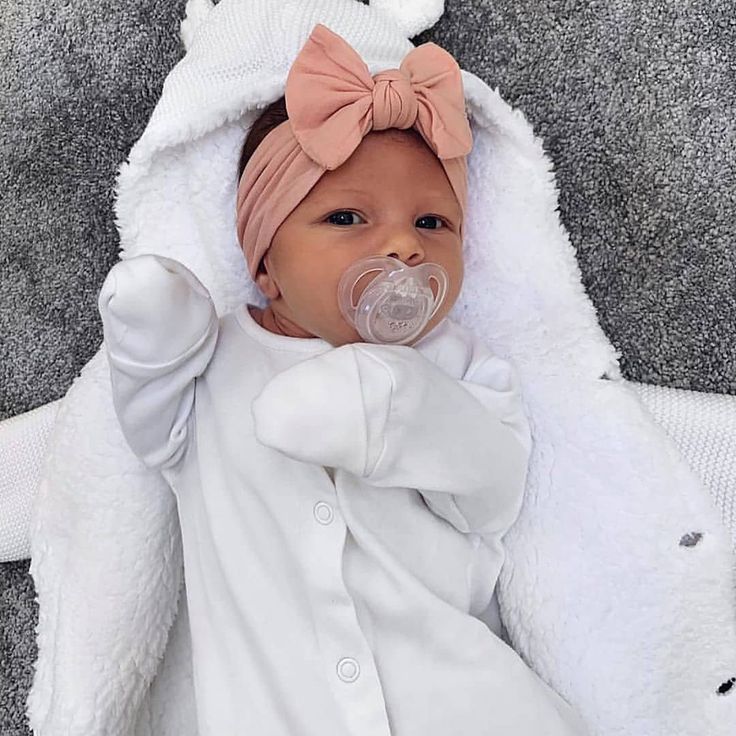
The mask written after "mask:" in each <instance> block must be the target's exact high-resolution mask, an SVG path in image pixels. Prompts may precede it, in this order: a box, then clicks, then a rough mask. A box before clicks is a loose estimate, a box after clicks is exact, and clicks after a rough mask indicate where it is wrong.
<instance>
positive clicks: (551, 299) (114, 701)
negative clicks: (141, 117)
mask: <svg viewBox="0 0 736 736" xmlns="http://www.w3.org/2000/svg"><path fill="white" fill-rule="evenodd" d="M442 9H443V4H442V3H441V2H437V0H430V1H429V2H422V0H411V1H410V2H406V1H404V2H399V1H398V0H396V1H395V2H391V1H390V0H382V1H381V2H372V3H371V5H370V6H368V5H364V4H362V3H360V2H357V0H290V1H289V0H287V1H284V2H278V3H275V2H273V0H221V2H220V3H219V4H218V5H216V6H214V7H212V6H210V4H209V2H208V0H190V2H189V4H188V6H187V11H188V15H187V19H186V20H185V21H184V22H183V24H182V35H183V38H184V40H185V43H186V44H187V46H188V50H187V53H186V55H185V56H184V58H183V59H182V60H181V61H180V62H179V63H178V64H177V65H176V66H175V68H174V69H173V70H172V71H171V73H170V74H169V76H168V77H167V79H166V81H165V84H164V87H163V92H162V94H161V99H160V100H159V102H158V104H157V105H156V108H155V110H154V112H153V114H152V116H151V119H150V121H149V123H148V126H147V127H146V129H145V131H144V133H143V135H142V136H141V138H140V139H139V140H138V142H137V143H136V144H135V146H134V147H133V148H132V150H131V152H130V155H129V160H128V162H127V163H125V164H123V165H122V167H121V169H120V173H119V177H118V181H117V185H116V195H117V198H116V203H115V213H116V224H117V226H118V229H119V232H120V240H121V249H122V253H121V257H122V258H128V257H132V256H137V255H140V254H142V253H156V254H159V255H164V256H170V257H173V258H175V259H177V260H179V261H181V262H183V263H184V264H185V265H186V266H188V267H189V268H190V269H191V270H192V271H194V273H195V274H196V275H197V276H198V277H199V278H200V280H201V281H202V282H203V283H204V284H205V286H206V287H207V288H208V289H209V290H210V293H211V294H212V297H213V300H214V302H215V306H216V308H217V311H218V314H219V315H221V316H222V315H224V314H226V313H228V312H230V311H232V310H234V309H236V308H238V307H240V306H241V305H242V304H243V303H244V302H246V301H247V302H250V303H254V304H258V305H259V306H263V305H264V304H265V300H264V298H263V296H262V295H261V294H260V292H259V291H258V289H257V288H256V286H255V284H254V283H253V282H252V280H251V278H250V276H249V274H248V271H247V268H246V264H245V261H244V259H243V255H242V252H241V250H240V246H239V243H238V240H237V235H236V229H235V228H236V220H235V201H236V190H237V180H238V176H237V175H238V171H237V169H238V160H239V156H240V150H241V147H242V144H243V141H244V138H245V136H246V134H247V132H248V130H249V128H250V126H251V125H252V123H253V121H254V120H255V119H256V118H257V117H258V115H259V114H260V113H261V112H262V110H263V108H264V107H265V106H267V105H268V104H270V103H271V102H273V101H274V100H276V99H277V98H279V97H281V96H282V95H283V93H284V85H285V81H286V75H287V72H288V70H289V67H290V65H291V63H292V61H293V60H294V58H295V57H296V55H297V53H298V52H299V51H300V49H301V47H302V46H303V44H304V42H305V41H306V39H307V37H308V36H309V33H310V32H311V30H312V29H313V27H314V26H315V24H316V23H323V24H325V25H326V26H328V27H329V28H330V29H332V30H333V31H335V32H336V33H338V34H339V35H341V36H342V37H343V38H345V39H346V40H347V42H348V43H349V44H350V45H351V46H352V47H353V48H355V49H356V50H357V51H358V53H359V54H360V55H361V56H362V58H363V59H364V60H365V62H366V64H367V65H368V68H369V70H370V72H371V74H376V73H377V72H379V71H381V70H383V69H387V68H395V67H398V66H399V64H400V63H401V61H402V59H403V57H404V56H405V55H406V54H407V53H408V52H409V51H410V50H411V49H412V48H413V46H412V44H411V42H410V41H409V40H408V39H407V36H409V35H415V34H416V33H418V32H420V31H422V30H424V29H425V28H428V27H430V26H431V25H432V24H433V23H434V22H435V21H436V20H437V18H438V17H439V16H440V15H441V13H442ZM462 79H463V85H464V88H465V95H466V103H467V105H466V109H467V112H468V115H469V118H470V122H471V128H472V132H473V139H474V147H473V151H472V152H471V154H470V155H469V158H468V167H469V174H468V177H469V179H468V208H467V213H466V221H465V243H464V249H465V251H464V252H465V280H464V283H463V289H462V293H461V295H460V297H459V299H458V301H457V302H456V303H455V305H454V307H453V309H452V310H451V312H450V313H449V317H450V318H451V319H452V320H454V321H456V322H458V323H460V324H462V325H464V326H466V327H468V328H469V329H471V330H472V331H473V332H475V333H476V334H477V335H478V336H479V337H481V338H482V339H483V340H484V341H485V342H486V344H487V345H488V346H489V347H490V348H491V349H492V350H493V351H494V352H496V353H497V354H499V355H500V356H501V357H504V358H507V359H509V360H511V361H513V363H514V364H515V366H516V367H517V368H518V371H519V374H520V376H521V379H522V385H523V389H524V400H525V404H526V409H527V413H528V415H529V417H530V422H531V425H532V433H533V438H534V450H533V454H532V459H531V464H530V469H529V474H528V481H527V488H526V495H525V501H524V506H523V508H522V512H521V515H520V517H519V519H518V521H517V523H516V524H515V525H514V527H513V528H512V530H511V531H510V532H509V534H508V535H507V536H506V538H505V546H506V553H507V557H506V562H505V565H504V568H503V570H502V572H501V576H500V578H499V582H498V601H499V605H500V612H501V616H502V619H503V621H504V624H505V626H506V628H507V630H508V634H509V637H510V641H511V644H512V646H513V648H514V649H515V650H516V651H517V652H518V653H519V655H520V656H521V657H522V658H523V659H524V660H525V661H526V662H527V663H528V665H529V666H530V667H532V668H533V669H534V670H535V671H536V672H537V673H538V674H539V675H540V677H542V678H543V679H544V680H545V681H546V682H547V683H549V684H550V685H551V686H552V687H553V688H554V689H555V690H557V692H559V693H560V694H561V695H562V696H563V697H564V698H565V699H566V700H567V701H568V702H569V703H570V704H571V705H572V706H573V707H574V708H575V709H576V710H577V711H578V713H579V714H580V715H581V717H582V719H583V720H584V722H585V723H586V724H587V725H588V727H589V729H590V733H591V734H592V735H596V736H672V735H673V734H677V736H701V735H703V734H707V735H708V736H733V734H734V733H736V687H731V688H730V689H729V687H728V681H729V679H730V678H733V677H735V676H736V605H735V602H734V596H733V586H732V585H729V582H730V581H731V579H732V576H731V569H732V564H733V553H732V550H731V543H730V540H729V538H728V534H727V532H726V529H725V527H724V526H723V524H722V522H721V520H720V518H719V515H718V513H717V511H716V508H715V506H714V505H713V502H712V500H711V498H710V496H709V494H708V492H707V491H706V490H705V488H704V487H703V485H702V484H701V482H700V481H699V480H698V478H696V476H695V475H694V474H693V472H692V471H691V470H690V469H689V467H688V466H687V465H686V463H685V461H684V459H683V458H682V456H681V455H680V454H679V452H678V451H677V450H676V448H675V446H674V445H673V444H672V442H671V441H670V440H669V439H668V438H667V437H666V435H665V434H664V433H663V431H662V430H661V429H660V428H659V427H658V426H657V425H656V424H655V422H654V420H653V419H652V418H651V416H650V415H649V414H648V412H647V411H646V409H645V408H644V407H643V405H642V404H641V402H640V400H639V399H638V398H637V397H636V395H635V394H634V392H633V391H632V390H631V389H630V388H628V387H627V386H626V385H625V383H624V382H623V381H622V380H621V376H620V372H619V368H618V354H617V352H616V350H615V349H614V348H613V346H612V345H611V343H610V341H609V340H608V338H607V337H606V336H605V334H604V333H603V331H602V330H601V328H600V326H599V324H598V321H597V318H596V313H595V309H594V307H593V305H592V303H591V301H590V299H589V298H588V296H587V294H586V293H585V290H584V288H583V286H582V282H581V277H580V271H579V269H578V265H577V262H576V260H575V254H574V251H573V249H572V247H571V244H570V241H569V237H568V235H567V233H566V231H565V229H564V228H563V226H562V224H561V223H560V218H559V214H558V211H557V207H558V198H557V189H556V186H555V181H554V175H553V173H552V164H551V162H550V160H549V159H548V157H547V156H546V154H545V153H544V151H543V147H542V141H541V140H540V139H539V138H536V137H535V136H534V133H533V131H532V129H531V127H530V125H529V123H528V122H527V120H526V119H525V117H524V115H523V114H522V113H521V112H520V111H518V110H514V109H512V108H511V107H510V106H509V105H508V104H507V103H506V102H504V100H503V99H502V98H501V97H500V95H499V94H498V90H493V89H491V88H490V87H489V86H488V85H486V84H485V83H484V82H483V81H481V80H480V79H479V78H478V77H476V76H475V75H473V74H472V73H470V72H468V71H464V70H463V72H462ZM31 534H32V537H31V543H32V563H31V574H32V576H33V578H34V582H35V584H36V590H37V594H38V602H39V626H38V646H39V657H38V662H37V667H36V675H35V679H34V682H33V688H32V691H31V694H30V697H29V718H30V721H31V725H32V727H33V728H34V730H35V733H36V734H38V735H40V736H60V735H61V734H64V735H65V736H66V735H71V734H75V735H76V734H79V735H80V736H82V735H84V736H123V735H127V734H131V733H135V734H136V736H147V735H149V734H150V735H151V736H153V734H155V735H156V736H162V735H164V736H165V735H167V734H171V736H173V735H174V734H176V736H189V735H191V736H195V735H196V721H195V719H194V718H193V716H192V712H191V708H192V705H191V701H192V696H191V681H190V677H191V672H190V668H191V663H190V661H189V657H190V656H191V649H190V646H191V644H190V641H189V639H188V630H187V628H186V610H185V609H186V606H185V598H184V596H183V595H182V596H180V597H177V595H178V593H180V592H181V583H182V553H181V539H180V531H179V527H178V521H177V516H176V505H175V501H174V497H173V495H172V494H171V492H170V490H169V489H168V487H167V486H166V484H165V483H164V481H163V479H162V478H161V476H160V475H159V474H157V473H153V472H150V471H148V470H147V469H146V468H145V467H144V466H143V465H142V464H141V463H140V462H139V461H138V460H137V458H135V457H134V456H133V455H132V452H131V451H130V449H129V448H128V447H127V445H126V444H125V441H124V439H123V437H122V434H121V431H120V428H119V426H118V424H117V419H116V416H115V413H114V408H113V404H112V398H111V388H110V378H109V373H108V366H107V362H106V358H105V355H104V350H103V349H102V348H101V349H100V351H99V352H98V353H97V354H96V355H95V356H94V357H93V358H92V360H90V362H89V363H88V364H87V366H85V368H84V370H83V371H82V374H81V376H80V377H79V378H77V379H76V380H75V382H74V384H73V386H72V387H71V388H70V390H69V392H68V393H67V395H66V397H65V398H64V402H63V404H62V405H61V408H60V411H59V415H58V418H57V421H56V425H55V428H54V433H53V436H52V438H51V442H50V450H49V454H48V459H47V462H46V465H45V469H44V475H43V479H42V482H41V487H40V491H39V494H38V498H37V502H36V508H35V512H34V519H33V526H32V532H31ZM698 535H699V536H698ZM177 612H178V613H179V616H178V618H177ZM172 622H173V624H174V626H173V628H172ZM164 655H165V656H164ZM162 656H163V660H162V659H161V657H162ZM152 683H153V684H152ZM719 689H720V691H722V692H719ZM479 736H481V735H479Z"/></svg>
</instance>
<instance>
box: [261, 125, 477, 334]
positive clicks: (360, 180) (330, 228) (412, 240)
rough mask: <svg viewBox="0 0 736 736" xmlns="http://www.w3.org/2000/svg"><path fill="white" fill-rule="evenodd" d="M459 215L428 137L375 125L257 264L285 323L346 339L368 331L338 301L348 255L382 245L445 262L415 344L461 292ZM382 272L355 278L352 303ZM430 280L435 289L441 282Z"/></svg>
mask: <svg viewBox="0 0 736 736" xmlns="http://www.w3.org/2000/svg"><path fill="white" fill-rule="evenodd" d="M397 138H399V139H398V140H397ZM461 223H462V210H461V208H460V205H459V204H458V202H457V199H456V198H455V194H454V192H453V190H452V187H451V186H450V182H449V180H448V179H447V176H446V175H445V171H444V169H443V168H442V164H441V163H440V162H439V160H438V159H437V157H436V156H435V155H434V154H433V153H432V151H431V150H430V149H429V148H428V147H427V146H426V144H425V143H424V142H423V141H422V140H418V139H417V138H414V136H412V135H410V134H408V133H406V132H400V131H396V130H394V129H390V130H387V131H373V132H371V133H369V134H368V135H367V136H366V137H365V138H363V141H362V142H361V144H360V145H359V146H358V148H357V149H356V150H355V151H354V153H353V154H352V156H351V157H350V158H349V159H348V160H347V161H346V162H345V163H344V164H343V165H342V166H340V167H339V168H337V169H335V170H334V171H328V172H326V173H325V174H324V175H323V176H322V178H321V179H320V180H319V181H318V182H317V184H316V185H315V186H314V187H313V188H312V190H311V191H310V192H309V194H308V195H307V196H306V197H305V198H304V199H303V200H302V201H301V202H300V203H299V205H298V206H297V207H296V209H294V210H293V211H292V212H291V214H290V215H289V216H288V217H287V218H286V219H285V220H284V221H283V222H282V223H281V225H280V226H279V228H278V230H277V231H276V233H275V235H274V237H273V239H272V241H271V247H270V248H269V250H268V251H267V253H266V257H265V260H264V266H265V268H266V271H267V273H265V274H258V275H257V277H256V282H257V284H258V286H259V288H260V289H261V291H262V292H263V294H264V295H265V296H266V297H267V298H268V299H269V306H270V308H271V310H272V311H273V312H274V314H275V315H276V316H277V318H278V321H279V324H280V325H281V326H282V328H283V327H284V326H286V329H287V330H288V332H289V333H291V334H292V335H293V336H294V337H321V338H323V339H324V340H327V341H328V342H329V343H331V344H332V345H333V346H335V347H339V346H340V345H345V344H347V343H353V342H362V341H363V338H362V337H361V336H360V334H359V333H358V332H357V331H356V330H355V328H354V327H352V326H351V325H350V324H349V323H348V322H347V321H346V320H345V318H344V317H343V316H342V313H341V312H340V308H339V306H338V297H337V286H338V282H339V281H340V277H341V276H342V274H343V272H344V271H345V269H346V268H347V267H348V266H349V265H350V264H352V263H353V262H354V261H356V260H358V259H360V258H365V257H368V256H375V255H389V256H393V257H394V258H398V259H399V260H401V261H403V262H404V263H406V264H407V265H409V266H416V265H419V264H421V263H425V262H432V263H438V264H440V265H441V266H442V267H443V268H444V269H445V271H446V272H447V276H448V284H447V294H446V296H445V299H444V301H443V303H442V305H441V306H440V308H439V309H438V310H437V312H436V313H435V315H434V317H432V319H431V320H430V321H429V323H428V324H427V326H426V327H425V329H424V330H423V331H422V333H421V334H419V335H418V336H417V337H416V339H415V340H414V341H413V342H412V343H411V344H414V343H415V342H416V341H417V340H419V339H421V338H422V337H423V336H424V335H426V334H427V333H428V332H430V331H431V330H432V329H433V328H434V327H435V326H436V325H437V324H438V323H439V322H440V321H441V320H442V319H443V318H444V317H445V316H446V315H447V313H448V312H449V311H450V309H451V308H452V305H453V304H454V303H455V300H456V299H457V297H458V295H459V294H460V289H461V287H462V281H463V259H462V238H461V234H460V226H461ZM377 274H378V272H376V271H374V272H372V273H370V274H368V275H366V276H364V277H363V278H362V279H361V280H360V281H359V282H358V283H357V284H356V286H355V289H354V300H353V303H354V304H355V303H357V300H358V298H359V297H360V294H361V293H362V291H363V289H364V288H365V287H366V286H367V284H369V283H370V282H371V280H372V279H373V278H375V276H377ZM429 283H430V285H431V288H432V290H433V292H434V293H435V294H437V290H438V285H437V282H436V281H435V280H434V279H431V280H430V281H429Z"/></svg>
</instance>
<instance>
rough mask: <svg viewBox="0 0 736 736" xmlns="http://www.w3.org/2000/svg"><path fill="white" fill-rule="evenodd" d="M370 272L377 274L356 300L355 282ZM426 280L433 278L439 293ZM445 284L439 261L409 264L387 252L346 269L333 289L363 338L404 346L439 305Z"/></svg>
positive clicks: (419, 330)
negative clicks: (356, 301) (435, 293)
mask: <svg viewBox="0 0 736 736" xmlns="http://www.w3.org/2000/svg"><path fill="white" fill-rule="evenodd" d="M372 271H378V275H376V276H375V277H374V278H373V279H372V280H371V282H370V283H369V284H368V285H367V286H366V287H365V289H363V292H362V294H361V295H360V298H359V299H358V303H357V304H354V303H353V290H354V289H355V285H356V284H357V283H358V281H360V280H361V278H362V277H363V276H365V275H366V274H367V273H370V272H372ZM430 279H435V281H437V284H438V291H437V296H435V295H434V293H433V292H432V287H431V284H430ZM447 283H448V277H447V272H446V271H445V269H444V268H442V266H440V265H439V264H438V263H422V264H420V265H418V266H407V265H406V264H405V263H403V262H402V261H400V260H399V259H398V258H392V257H391V256H370V257H368V258H361V259H360V260H358V261H355V263H353V264H351V265H350V266H348V268H346V269H345V273H343V275H342V277H341V278H340V282H339V284H338V287H337V297H338V304H339V306H340V311H341V312H342V315H343V317H345V319H346V320H347V321H348V323H349V324H351V325H353V326H354V327H355V329H356V330H357V331H358V333H359V334H360V336H361V337H362V338H363V339H364V340H365V341H366V342H374V343H385V344H391V345H404V344H406V343H408V342H411V341H412V340H413V339H414V338H415V337H417V335H419V333H420V332H421V331H422V330H423V329H424V328H425V327H426V326H427V323H428V322H429V321H430V320H431V319H432V317H433V316H434V315H435V313H436V312H437V310H438V309H439V308H440V305H441V304H442V301H443V300H444V298H445V294H446V293H447Z"/></svg>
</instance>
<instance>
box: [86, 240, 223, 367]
mask: <svg viewBox="0 0 736 736" xmlns="http://www.w3.org/2000/svg"><path fill="white" fill-rule="evenodd" d="M98 307H99V310H100V314H101V315H102V321H103V325H104V328H105V340H106V342H107V343H108V346H109V347H110V349H111V350H113V351H115V350H116V349H121V348H123V347H124V348H125V353H126V354H127V355H129V356H130V357H131V358H132V359H134V360H136V359H143V358H145V357H148V356H150V355H151V353H152V348H153V349H155V350H156V351H157V352H159V354H160V355H161V357H162V359H172V358H175V357H177V356H179V355H180V354H181V353H182V352H184V351H185V350H186V349H187V348H189V347H190V346H191V345H192V336H193V335H198V334H201V333H202V332H204V330H205V329H206V328H207V325H208V323H209V321H210V319H211V317H212V311H213V307H212V304H211V300H210V297H209V293H208V292H207V290H206V289H205V287H204V286H203V285H202V283H201V282H200V281H199V280H198V279H197V277H196V276H195V275H194V274H193V273H192V272H191V271H190V270H189V269H188V268H187V267H186V266H184V265H183V264H182V263H179V262H178V261H175V260H173V259H171V258H166V257H164V256H157V255H153V254H145V255H141V256H136V257H134V258H129V259H126V260H123V261H119V262H118V263H116V264H115V265H114V266H113V268H112V269H111V270H110V273H108V275H107V278H106V279H105V282H104V284H103V285H102V289H101V291H100V295H99V298H98Z"/></svg>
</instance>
